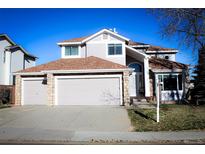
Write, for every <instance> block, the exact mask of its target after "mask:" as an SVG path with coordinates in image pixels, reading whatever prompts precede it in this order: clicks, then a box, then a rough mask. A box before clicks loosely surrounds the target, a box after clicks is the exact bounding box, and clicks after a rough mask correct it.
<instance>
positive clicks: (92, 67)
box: [15, 29, 187, 105]
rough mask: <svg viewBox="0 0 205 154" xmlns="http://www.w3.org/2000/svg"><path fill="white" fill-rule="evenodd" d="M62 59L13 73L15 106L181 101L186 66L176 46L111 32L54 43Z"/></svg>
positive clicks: (104, 31)
mask: <svg viewBox="0 0 205 154" xmlns="http://www.w3.org/2000/svg"><path fill="white" fill-rule="evenodd" d="M58 45H59V47H60V48H61V58H60V59H59V60H56V61H52V62H49V63H47V64H43V65H39V66H36V67H32V68H28V69H25V70H22V71H19V72H17V73H16V97H15V98H16V104H17V105H35V104H41V105H129V104H130V99H131V98H138V97H144V98H149V99H153V98H155V97H156V92H157V91H158V89H157V83H159V81H160V85H161V90H160V91H161V92H160V94H161V99H162V100H163V101H170V100H177V99H181V98H182V95H183V92H184V91H185V85H186V84H185V77H186V75H187V74H186V70H187V65H185V64H181V63H178V62H176V61H175V55H176V53H177V52H178V51H177V50H175V49H169V48H162V47H157V46H152V45H149V44H144V43H138V42H134V41H131V40H130V39H129V38H127V37H124V36H122V35H120V34H118V33H116V32H115V31H112V30H108V29H102V30H100V31H98V32H97V33H95V34H93V35H90V36H87V37H81V38H74V39H69V40H65V41H62V42H59V43H58Z"/></svg>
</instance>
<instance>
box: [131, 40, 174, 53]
mask: <svg viewBox="0 0 205 154" xmlns="http://www.w3.org/2000/svg"><path fill="white" fill-rule="evenodd" d="M128 45H129V46H135V45H136V46H137V45H149V47H145V48H146V51H171V50H176V49H173V48H164V47H160V46H155V45H151V44H146V43H141V42H135V41H132V40H130V41H129V42H128Z"/></svg>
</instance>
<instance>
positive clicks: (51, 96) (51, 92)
mask: <svg viewBox="0 0 205 154" xmlns="http://www.w3.org/2000/svg"><path fill="white" fill-rule="evenodd" d="M47 89H48V91H47V93H48V105H55V80H54V76H53V74H52V73H48V74H47Z"/></svg>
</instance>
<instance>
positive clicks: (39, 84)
mask: <svg viewBox="0 0 205 154" xmlns="http://www.w3.org/2000/svg"><path fill="white" fill-rule="evenodd" d="M22 82H23V89H22V93H23V96H22V97H23V99H22V105H47V85H46V84H45V83H43V78H32V79H29V78H24V79H23V81H22Z"/></svg>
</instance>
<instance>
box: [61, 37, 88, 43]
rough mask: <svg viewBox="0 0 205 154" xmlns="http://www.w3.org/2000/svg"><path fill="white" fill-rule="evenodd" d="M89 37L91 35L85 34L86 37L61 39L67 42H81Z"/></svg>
mask: <svg viewBox="0 0 205 154" xmlns="http://www.w3.org/2000/svg"><path fill="white" fill-rule="evenodd" d="M88 37H89V36H84V37H79V38H72V39H69V40H64V41H61V43H65V42H81V41H83V40H84V39H86V38H88Z"/></svg>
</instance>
